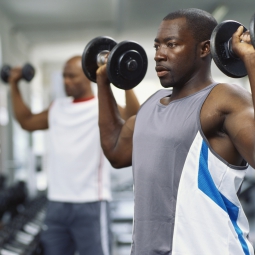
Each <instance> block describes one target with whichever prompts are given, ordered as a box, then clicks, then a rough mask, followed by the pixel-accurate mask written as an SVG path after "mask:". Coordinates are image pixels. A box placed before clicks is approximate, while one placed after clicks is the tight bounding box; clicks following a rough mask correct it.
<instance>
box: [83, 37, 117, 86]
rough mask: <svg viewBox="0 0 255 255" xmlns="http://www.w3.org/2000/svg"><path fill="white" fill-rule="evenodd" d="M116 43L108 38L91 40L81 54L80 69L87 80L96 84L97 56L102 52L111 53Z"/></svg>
mask: <svg viewBox="0 0 255 255" xmlns="http://www.w3.org/2000/svg"><path fill="white" fill-rule="evenodd" d="M116 44H117V42H116V41H115V40H114V39H112V38H111V37H108V36H98V37H96V38H94V39H93V40H91V41H90V42H89V43H88V44H87V45H86V47H85V49H84V51H83V54H82V69H83V72H84V73H85V75H86V76H87V78H88V79H89V80H91V81H93V82H96V71H97V69H98V64H97V56H98V54H99V53H100V52H102V51H111V50H112V49H113V47H114V46H115V45H116Z"/></svg>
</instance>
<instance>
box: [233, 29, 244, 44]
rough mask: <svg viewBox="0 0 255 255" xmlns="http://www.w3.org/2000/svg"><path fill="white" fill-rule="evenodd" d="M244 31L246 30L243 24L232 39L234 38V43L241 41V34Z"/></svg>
mask: <svg viewBox="0 0 255 255" xmlns="http://www.w3.org/2000/svg"><path fill="white" fill-rule="evenodd" d="M243 31H244V27H243V26H240V27H238V29H237V30H236V32H235V33H234V34H233V38H232V40H233V42H234V43H239V42H240V36H241V35H242V34H243Z"/></svg>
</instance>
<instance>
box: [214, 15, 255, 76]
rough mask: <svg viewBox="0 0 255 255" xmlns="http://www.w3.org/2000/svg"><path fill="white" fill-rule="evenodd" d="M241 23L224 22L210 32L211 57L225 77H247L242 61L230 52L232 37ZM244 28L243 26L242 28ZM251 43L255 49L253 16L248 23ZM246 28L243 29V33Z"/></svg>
mask: <svg viewBox="0 0 255 255" xmlns="http://www.w3.org/2000/svg"><path fill="white" fill-rule="evenodd" d="M239 26H243V25H242V24H241V23H239V22H237V21H234V20H226V21H223V22H221V23H220V24H219V25H217V26H216V27H215V29H214V30H213V32H212V35H211V39H210V43H211V55H212V58H213V60H214V62H215V64H216V65H217V67H218V68H219V69H220V70H221V71H222V72H223V73H224V74H226V75H227V76H229V77H232V78H241V77H244V76H246V75H247V71H246V68H245V65H244V63H243V61H242V60H241V59H240V58H239V57H238V56H237V55H236V54H235V53H234V52H233V50H232V35H233V34H234V33H235V32H236V30H237V28H238V27H239ZM243 27H244V26H243ZM249 30H250V36H251V43H252V45H253V47H254V48H255V14H254V15H253V16H252V18H251V21H250V27H249ZM245 31H247V28H245V27H244V32H245Z"/></svg>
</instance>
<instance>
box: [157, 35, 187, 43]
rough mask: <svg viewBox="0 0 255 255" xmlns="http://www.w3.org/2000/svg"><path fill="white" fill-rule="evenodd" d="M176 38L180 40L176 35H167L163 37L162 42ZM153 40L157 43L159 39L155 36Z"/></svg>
mask: <svg viewBox="0 0 255 255" xmlns="http://www.w3.org/2000/svg"><path fill="white" fill-rule="evenodd" d="M176 39H178V40H180V38H178V37H176V36H169V37H166V38H164V40H163V41H164V42H168V41H171V40H176ZM180 41H182V40H180ZM154 42H156V43H159V42H160V41H159V39H158V38H155V39H154Z"/></svg>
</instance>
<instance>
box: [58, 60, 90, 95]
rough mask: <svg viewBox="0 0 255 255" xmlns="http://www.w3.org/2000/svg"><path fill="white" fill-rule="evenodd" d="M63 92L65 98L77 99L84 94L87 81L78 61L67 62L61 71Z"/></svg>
mask: <svg viewBox="0 0 255 255" xmlns="http://www.w3.org/2000/svg"><path fill="white" fill-rule="evenodd" d="M63 78H64V85H65V91H66V94H67V96H72V97H74V98H79V97H82V96H84V94H85V93H86V86H88V81H87V79H86V77H85V75H84V73H83V71H82V68H81V64H80V63H79V62H78V60H73V61H68V62H67V63H66V64H65V66H64V70H63Z"/></svg>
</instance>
